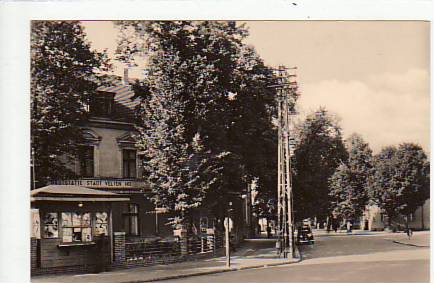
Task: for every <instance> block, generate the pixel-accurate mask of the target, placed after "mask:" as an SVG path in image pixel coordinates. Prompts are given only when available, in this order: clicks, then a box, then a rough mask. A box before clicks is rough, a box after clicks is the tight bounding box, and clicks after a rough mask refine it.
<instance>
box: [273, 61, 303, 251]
mask: <svg viewBox="0 0 434 283" xmlns="http://www.w3.org/2000/svg"><path fill="white" fill-rule="evenodd" d="M296 69H297V68H296V67H295V68H290V69H288V68H285V67H284V66H279V68H278V69H277V70H275V76H276V80H277V84H275V85H273V86H272V87H274V88H276V90H277V108H278V119H277V120H278V121H277V123H278V149H277V162H278V170H277V171H278V172H277V174H278V176H277V178H278V181H277V183H278V184H277V200H278V203H277V222H278V225H277V228H278V230H277V237H278V239H277V244H276V247H277V249H278V253H279V255H282V254H283V257H285V258H288V257H294V243H293V242H294V214H293V201H292V176H291V156H292V146H293V141H294V140H293V138H291V132H290V126H291V115H294V114H295V113H294V112H293V107H294V104H295V98H296V96H297V95H298V93H297V90H298V85H297V82H296V81H295V78H296V75H295V74H288V70H291V71H292V72H295V70H296Z"/></svg>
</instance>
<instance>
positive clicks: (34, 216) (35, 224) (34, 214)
mask: <svg viewBox="0 0 434 283" xmlns="http://www.w3.org/2000/svg"><path fill="white" fill-rule="evenodd" d="M31 225H32V226H31V231H32V234H31V237H32V238H36V239H40V238H41V220H40V218H39V209H32V210H31Z"/></svg>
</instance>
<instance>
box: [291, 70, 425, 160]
mask: <svg viewBox="0 0 434 283" xmlns="http://www.w3.org/2000/svg"><path fill="white" fill-rule="evenodd" d="M320 106H324V107H326V109H328V110H329V111H331V112H334V113H336V114H337V115H338V116H339V117H340V118H341V126H342V128H343V131H344V136H345V137H348V136H349V135H350V134H351V133H353V132H357V133H359V134H361V135H363V136H364V138H365V139H366V140H367V141H368V142H369V143H370V145H371V147H372V149H373V150H374V151H375V152H378V151H379V150H380V149H381V148H382V147H383V146H386V145H392V144H395V145H396V144H399V143H402V142H415V143H418V144H420V145H421V146H422V147H423V148H424V149H425V150H426V151H427V152H430V92H429V74H428V72H427V71H425V70H423V69H410V70H408V71H407V72H405V73H383V74H377V75H375V76H374V75H373V76H370V77H369V78H368V79H366V80H365V81H361V80H360V81H359V80H351V81H340V80H325V81H321V82H319V83H312V84H306V85H302V88H301V97H300V100H299V107H300V108H301V109H302V112H304V113H306V112H310V111H313V110H316V109H318V108H319V107H320Z"/></svg>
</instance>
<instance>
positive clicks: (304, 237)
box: [297, 224, 315, 245]
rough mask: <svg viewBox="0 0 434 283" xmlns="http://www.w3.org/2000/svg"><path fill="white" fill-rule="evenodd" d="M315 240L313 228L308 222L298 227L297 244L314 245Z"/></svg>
mask: <svg viewBox="0 0 434 283" xmlns="http://www.w3.org/2000/svg"><path fill="white" fill-rule="evenodd" d="M314 243H315V240H314V238H313V234H312V229H311V228H310V226H309V225H308V224H303V226H300V227H298V229H297V244H298V245H313V244H314Z"/></svg>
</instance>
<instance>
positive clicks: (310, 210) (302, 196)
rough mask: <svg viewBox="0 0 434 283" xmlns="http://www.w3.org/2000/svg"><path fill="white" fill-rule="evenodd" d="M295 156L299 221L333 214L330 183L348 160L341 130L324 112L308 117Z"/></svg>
mask: <svg viewBox="0 0 434 283" xmlns="http://www.w3.org/2000/svg"><path fill="white" fill-rule="evenodd" d="M297 140H298V141H297V145H296V148H295V152H294V189H293V193H294V210H295V217H296V219H299V220H300V219H304V218H307V217H315V216H316V217H317V218H319V219H325V218H326V217H327V215H328V213H329V208H330V198H329V185H328V182H329V179H330V177H331V176H332V175H333V173H334V172H335V169H336V168H337V167H338V166H339V165H340V164H341V163H342V162H344V161H345V160H347V158H348V153H347V150H346V148H345V145H344V142H343V139H342V134H341V128H340V127H339V125H338V123H337V121H336V119H334V117H333V116H332V115H330V114H329V113H328V112H327V110H325V109H324V108H321V109H319V110H318V111H316V112H314V113H312V114H310V115H308V116H307V118H306V120H305V121H304V122H302V123H301V125H299V127H298V137H297Z"/></svg>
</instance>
